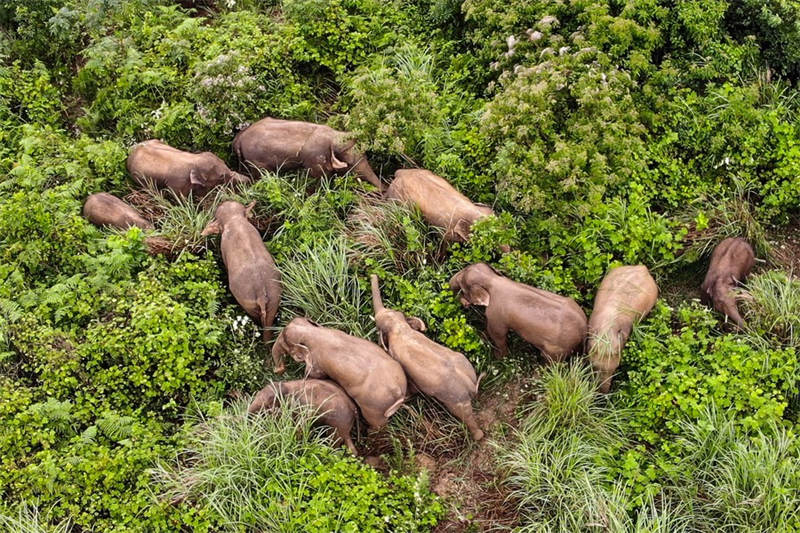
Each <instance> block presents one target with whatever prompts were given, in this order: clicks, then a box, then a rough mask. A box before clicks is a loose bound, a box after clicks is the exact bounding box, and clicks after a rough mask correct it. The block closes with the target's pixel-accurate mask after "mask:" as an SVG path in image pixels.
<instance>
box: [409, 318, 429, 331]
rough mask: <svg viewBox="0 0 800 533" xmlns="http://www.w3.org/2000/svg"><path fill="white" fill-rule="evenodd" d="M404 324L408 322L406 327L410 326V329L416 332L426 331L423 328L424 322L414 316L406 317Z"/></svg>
mask: <svg viewBox="0 0 800 533" xmlns="http://www.w3.org/2000/svg"><path fill="white" fill-rule="evenodd" d="M406 322H408V325H409V326H411V329H415V330H417V331H425V330H427V329H428V328H426V327H425V322H423V321H422V319H420V318H417V317H415V316H407V317H406Z"/></svg>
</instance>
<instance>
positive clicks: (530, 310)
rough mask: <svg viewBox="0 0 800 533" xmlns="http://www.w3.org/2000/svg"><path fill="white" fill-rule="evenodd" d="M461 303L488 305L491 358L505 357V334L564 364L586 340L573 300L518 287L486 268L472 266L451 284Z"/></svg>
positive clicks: (582, 320) (582, 317)
mask: <svg viewBox="0 0 800 533" xmlns="http://www.w3.org/2000/svg"><path fill="white" fill-rule="evenodd" d="M450 289H452V290H453V291H455V292H457V293H458V294H459V295H460V298H461V304H462V305H464V306H465V307H468V306H470V305H484V306H486V329H487V333H488V334H489V337H490V338H491V339H492V342H493V343H494V345H495V356H496V357H504V356H505V355H506V354H507V353H508V344H507V340H506V336H507V335H508V331H509V330H514V331H516V332H517V333H518V334H519V336H520V337H522V338H523V339H525V340H526V341H528V342H529V343H531V344H533V345H534V346H536V347H537V348H538V349H539V350H541V352H542V355H544V357H545V358H546V359H547V360H548V361H550V362H553V361H563V360H564V359H565V358H566V357H567V356H568V355H569V354H571V353H572V352H573V351H574V350H575V349H576V348H578V347H579V346H580V345H581V343H582V342H583V339H584V338H585V336H586V315H585V314H584V312H583V310H582V309H581V308H580V306H579V305H578V304H577V303H575V300H573V299H571V298H565V297H564V296H559V295H558V294H553V293H552V292H547V291H543V290H541V289H535V288H533V287H530V286H528V285H525V284H523V283H517V282H516V281H512V280H510V279H508V278H507V277H505V276H502V275H500V274H499V273H498V272H497V271H496V270H494V269H493V268H492V267H490V266H489V265H487V264H486V263H477V264H474V265H470V266H468V267H466V268H464V269H463V270H461V271H460V272H458V273H456V275H455V276H453V277H452V278H451V279H450Z"/></svg>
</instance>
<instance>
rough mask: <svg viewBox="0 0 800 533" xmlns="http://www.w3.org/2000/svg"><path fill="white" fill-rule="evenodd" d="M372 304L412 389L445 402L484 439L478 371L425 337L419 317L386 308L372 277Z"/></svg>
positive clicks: (385, 341) (384, 338)
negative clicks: (476, 406)
mask: <svg viewBox="0 0 800 533" xmlns="http://www.w3.org/2000/svg"><path fill="white" fill-rule="evenodd" d="M371 281H372V302H373V305H374V307H375V322H376V324H377V325H378V330H379V334H380V335H381V340H382V342H383V344H384V345H385V346H388V350H389V354H390V355H391V356H392V358H394V360H395V361H397V362H398V363H400V366H402V367H403V370H405V372H406V376H407V379H408V381H409V388H412V387H411V385H412V384H413V386H414V387H413V388H416V389H417V390H419V391H421V392H423V393H424V394H427V395H428V396H432V397H434V398H436V399H437V400H439V401H440V402H442V404H444V406H445V407H446V408H447V410H448V411H450V412H451V413H452V414H453V415H454V416H455V417H456V418H458V419H459V420H461V421H462V422H464V424H466V425H467V428H469V431H470V433H471V434H472V438H474V439H475V440H481V439H482V438H483V431H481V429H480V428H479V427H478V423H477V421H476V420H475V413H473V411H472V400H473V399H474V398H475V396H476V395H477V393H478V377H477V376H476V374H475V369H474V368H473V367H472V365H471V364H470V362H469V361H468V360H467V358H466V357H464V355H463V354H461V353H458V352H455V351H453V350H451V349H450V348H447V347H445V346H442V345H441V344H437V343H435V342H433V341H432V340H430V339H429V338H428V337H426V336H425V335H423V334H422V333H421V332H422V331H425V324H424V323H423V322H422V320H420V319H419V318H417V317H406V316H405V315H404V314H403V313H401V312H400V311H395V310H392V309H387V308H386V307H384V306H383V302H382V300H381V292H380V288H379V287H378V277H377V276H375V275H374V274H373V275H372V279H371Z"/></svg>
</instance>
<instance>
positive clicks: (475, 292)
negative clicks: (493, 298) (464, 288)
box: [469, 285, 489, 305]
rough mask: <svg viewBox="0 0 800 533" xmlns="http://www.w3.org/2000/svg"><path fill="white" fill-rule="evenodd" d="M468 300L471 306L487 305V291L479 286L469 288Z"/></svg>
mask: <svg viewBox="0 0 800 533" xmlns="http://www.w3.org/2000/svg"><path fill="white" fill-rule="evenodd" d="M469 299H470V301H471V302H472V304H473V305H489V291H487V290H486V289H484V288H483V287H481V286H480V285H473V286H472V287H470V288H469Z"/></svg>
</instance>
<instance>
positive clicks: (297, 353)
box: [289, 343, 310, 365]
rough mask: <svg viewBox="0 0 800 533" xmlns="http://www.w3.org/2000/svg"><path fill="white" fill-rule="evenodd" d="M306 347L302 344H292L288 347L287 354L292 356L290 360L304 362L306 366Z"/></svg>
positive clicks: (307, 350)
mask: <svg viewBox="0 0 800 533" xmlns="http://www.w3.org/2000/svg"><path fill="white" fill-rule="evenodd" d="M309 351H310V350H309V349H308V346H305V345H303V344H300V343H298V344H294V345H292V346H290V347H289V353H291V354H292V359H294V360H295V361H304V362H305V363H306V365H308V352H309Z"/></svg>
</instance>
